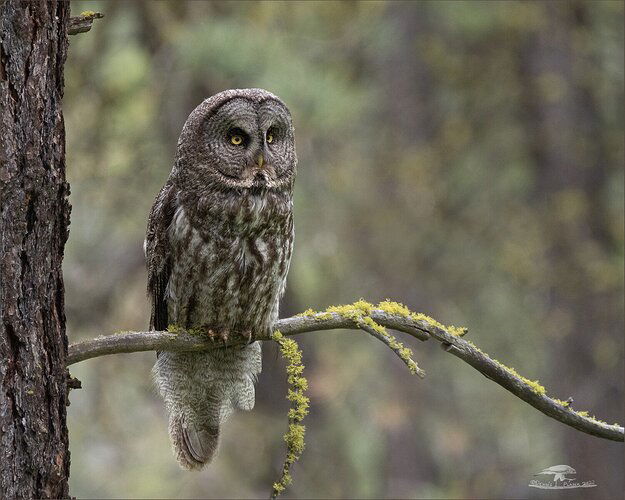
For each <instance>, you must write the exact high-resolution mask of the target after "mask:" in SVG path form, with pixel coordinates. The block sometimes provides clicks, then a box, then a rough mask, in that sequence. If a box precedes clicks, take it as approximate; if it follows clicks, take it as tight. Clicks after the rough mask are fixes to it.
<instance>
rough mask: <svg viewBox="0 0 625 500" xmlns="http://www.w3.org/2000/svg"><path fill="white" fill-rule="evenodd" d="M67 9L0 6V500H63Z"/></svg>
mask: <svg viewBox="0 0 625 500" xmlns="http://www.w3.org/2000/svg"><path fill="white" fill-rule="evenodd" d="M68 17H69V2H49V1H40V2H23V3H20V2H18V1H14V0H5V1H4V2H2V1H0V124H1V125H0V498H64V497H68V495H69V491H68V477H69V451H68V436H67V426H66V421H65V420H66V405H67V380H66V373H67V371H66V369H65V358H66V354H67V337H66V335H65V313H64V289H63V275H62V272H61V263H62V260H63V250H64V247H65V241H66V240H67V235H68V225H69V213H70V205H69V202H68V201H67V196H68V194H69V186H68V184H67V183H66V182H65V130H64V124H63V115H62V112H61V98H62V95H63V64H64V63H65V57H66V53H67V34H66V31H67V21H68Z"/></svg>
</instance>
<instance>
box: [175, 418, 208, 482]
mask: <svg viewBox="0 0 625 500" xmlns="http://www.w3.org/2000/svg"><path fill="white" fill-rule="evenodd" d="M169 436H170V438H171V443H172V446H173V448H174V453H175V455H176V458H177V460H178V463H179V464H180V466H181V467H183V468H185V469H188V470H199V469H201V468H203V467H204V466H205V465H208V464H209V463H210V462H211V460H212V459H213V457H214V456H215V453H216V452H217V445H218V443H219V427H216V426H209V425H198V424H196V423H193V422H187V421H186V419H185V418H184V416H182V415H171V416H170V419H169Z"/></svg>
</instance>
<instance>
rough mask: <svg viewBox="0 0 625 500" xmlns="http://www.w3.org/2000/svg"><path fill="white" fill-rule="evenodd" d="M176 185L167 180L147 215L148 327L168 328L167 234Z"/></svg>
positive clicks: (174, 203) (175, 201)
mask: <svg viewBox="0 0 625 500" xmlns="http://www.w3.org/2000/svg"><path fill="white" fill-rule="evenodd" d="M176 203H177V197H176V188H175V187H174V186H173V185H172V184H170V183H169V182H167V184H165V186H163V188H162V189H161V191H160V193H159V194H158V196H157V197H156V200H155V201H154V205H153V206H152V210H151V211H150V216H149V218H148V230H147V234H146V237H145V243H144V249H145V258H146V262H147V266H148V296H149V297H150V301H151V302H152V313H151V316H150V329H151V330H157V331H161V330H167V327H168V326H169V322H168V318H167V298H166V296H165V292H166V290H167V284H168V282H169V274H170V272H171V250H170V246H169V240H168V237H167V229H168V228H169V226H170V224H171V221H172V218H173V216H174V212H175V211H176Z"/></svg>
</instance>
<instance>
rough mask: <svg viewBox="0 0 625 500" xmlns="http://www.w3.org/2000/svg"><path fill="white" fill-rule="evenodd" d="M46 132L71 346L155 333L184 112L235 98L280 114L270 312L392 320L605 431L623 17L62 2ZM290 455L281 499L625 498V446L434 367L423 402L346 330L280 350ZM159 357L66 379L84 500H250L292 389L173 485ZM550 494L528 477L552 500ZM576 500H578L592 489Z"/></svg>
mask: <svg viewBox="0 0 625 500" xmlns="http://www.w3.org/2000/svg"><path fill="white" fill-rule="evenodd" d="M72 9H73V14H74V15H77V14H78V13H79V12H81V11H84V10H98V11H101V12H103V13H105V15H106V17H105V18H104V19H102V20H100V21H98V22H96V23H95V25H94V27H93V29H92V31H91V32H90V33H87V34H82V35H79V36H76V37H71V41H70V43H71V47H70V55H69V59H68V62H67V66H66V73H65V83H66V95H65V100H64V111H65V117H66V125H67V139H68V143H67V159H68V176H69V180H70V182H71V186H72V195H71V202H72V205H73V212H72V223H71V235H70V239H69V243H68V247H67V254H66V261H65V278H66V288H67V318H68V327H69V335H70V340H71V341H77V340H80V339H84V338H90V337H94V336H96V335H99V334H111V333H113V332H114V331H119V330H129V329H137V330H141V329H145V328H146V327H147V324H148V305H147V301H146V296H145V284H146V273H145V268H144V261H143V253H142V242H143V238H144V235H145V226H146V220H147V214H148V211H149V209H150V206H151V204H152V202H153V199H154V197H155V195H156V193H157V192H158V190H159V188H160V186H161V185H162V184H163V183H164V182H165V179H166V178H167V176H168V173H169V171H170V168H171V165H172V160H173V156H174V151H175V146H176V141H177V138H178V135H179V133H180V130H181V128H182V125H183V123H184V121H185V119H186V117H187V115H188V114H189V113H190V111H191V110H192V109H193V108H194V107H195V106H196V105H197V104H199V103H200V102H201V101H202V100H203V99H204V98H205V97H207V96H210V95H211V94H213V93H215V92H218V91H220V90H223V89H226V88H231V87H263V88H266V89H268V90H270V91H272V92H275V93H276V94H278V95H279V96H281V97H282V98H283V99H284V101H285V102H286V103H287V104H288V106H289V107H290V109H291V111H292V113H293V117H294V122H295V127H296V139H297V148H298V153H299V159H300V162H299V174H298V179H297V183H296V191H295V216H296V219H295V221H296V244H295V253H294V258H293V263H292V266H291V272H290V276H289V283H288V289H287V294H286V297H285V300H284V302H283V306H282V311H281V316H290V315H292V314H295V313H297V312H301V311H303V310H304V309H306V308H309V307H312V308H315V309H321V308H325V307H326V306H328V305H331V304H339V303H347V302H352V301H354V300H356V299H358V298H360V297H364V298H366V299H368V300H370V301H378V300H381V299H385V298H387V297H388V298H391V299H394V300H399V301H402V302H404V303H406V304H407V305H408V306H409V307H411V308H412V309H414V310H417V311H421V312H425V313H428V314H431V315H432V316H434V317H436V318H437V319H438V320H440V321H441V322H443V323H446V324H456V325H464V326H467V327H468V328H469V334H468V335H469V337H468V338H469V339H470V340H472V341H473V342H475V343H476V344H477V345H479V346H480V347H481V348H482V349H484V350H485V351H486V352H488V353H490V354H491V355H493V356H494V357H496V358H497V359H500V360H501V361H503V362H505V363H507V364H509V365H511V366H513V367H515V368H517V369H518V370H519V371H521V372H522V373H523V374H524V375H526V376H527V377H530V378H533V379H540V381H541V383H544V384H545V385H546V386H547V389H548V391H549V392H550V393H551V394H553V395H554V396H556V397H559V398H561V399H566V398H567V397H569V396H573V398H574V399H575V403H574V405H573V406H574V407H575V408H577V409H582V410H589V411H590V413H591V414H595V415H597V416H598V417H600V418H602V419H605V420H607V421H609V422H610V423H612V422H615V421H619V422H621V423H623V420H624V416H623V370H624V367H623V329H624V324H623V272H624V269H623V225H624V221H623V212H624V207H623V183H624V179H623V162H624V153H623V132H624V127H623V108H624V100H623V57H624V54H623V3H622V2H620V1H592V2H590V1H566V2H549V3H540V2H452V1H445V2H414V3H400V2H388V3H380V2H362V3H357V2H340V3H339V2H321V3H313V2H305V3H303V2H302V3H299V2H289V3H284V2H269V3H257V2H250V3H245V2H233V3H230V2H215V3H208V2H184V1H172V2H165V1H163V2H149V1H136V2H73V3H72ZM298 340H299V341H300V343H301V346H302V348H303V350H304V361H305V364H306V366H307V372H308V378H309V382H310V397H311V414H310V416H309V418H308V419H307V429H308V432H307V448H306V451H305V452H304V455H303V456H302V459H301V461H300V462H299V463H298V464H297V465H296V466H295V467H294V470H293V476H294V484H293V486H292V487H291V489H290V490H288V492H287V497H289V496H290V497H324V498H339V497H343V498H354V497H357V498H373V497H376V498H378V497H393V498H407V497H417V498H466V497H472V498H475V497H479V498H486V497H489V498H504V497H505V498H510V497H525V496H528V495H533V494H537V491H531V490H532V489H531V488H528V487H527V484H528V483H529V481H530V480H531V479H533V474H535V473H536V472H539V471H540V470H542V469H543V468H545V467H549V466H551V465H556V464H568V465H571V466H572V467H573V468H575V469H576V470H577V471H578V479H580V480H590V479H593V480H595V481H596V482H597V484H598V487H597V488H595V489H594V490H586V491H585V492H584V494H585V498H589V497H592V496H593V495H596V496H597V498H609V497H616V496H620V495H621V494H622V491H623V486H624V485H623V444H622V443H613V442H609V441H604V440H601V439H598V438H595V437H591V436H588V435H585V434H582V433H580V432H577V431H575V430H573V429H571V428H569V427H566V426H564V425H562V424H559V423H557V422H555V421H554V420H551V419H549V418H547V417H546V416H544V415H542V414H541V413H538V412H537V411H536V410H534V409H533V408H531V407H530V406H528V405H526V404H525V403H523V402H522V401H520V400H519V399H517V398H515V397H513V396H512V395H511V394H509V393H507V392H506V391H505V390H503V389H502V388H500V387H499V386H497V385H495V384H494V383H492V382H490V381H488V380H487V379H485V378H484V377H482V376H481V375H480V374H478V373H477V372H476V371H474V370H473V369H472V368H470V367H469V366H468V365H466V364H464V363H462V362H461V361H460V360H458V359H456V358H454V357H452V356H449V355H447V354H445V353H443V352H442V351H441V350H440V349H439V348H438V344H437V343H434V342H431V343H419V342H416V341H415V342H409V343H410V344H411V345H412V347H413V348H414V349H415V357H416V359H417V360H418V361H419V362H420V364H421V366H423V367H424V368H425V369H426V370H427V372H428V377H427V378H426V379H425V380H424V381H421V380H418V379H416V378H414V377H412V376H411V375H410V374H409V372H408V370H407V369H406V367H405V366H404V365H403V364H402V363H401V362H400V361H399V360H398V359H397V358H396V357H395V356H393V354H392V353H391V352H390V351H389V350H388V349H385V348H384V347H382V346H381V345H380V344H379V343H378V342H377V341H375V340H373V339H371V338H370V337H369V336H368V335H363V334H359V333H358V332H327V333H321V334H318V335H316V334H307V335H304V336H300V337H299V339H298ZM154 360H155V356H154V353H141V354H128V355H116V356H110V357H105V358H99V359H95V360H91V361H87V362H84V363H81V364H80V365H77V366H75V367H72V373H73V374H74V375H76V376H77V377H79V378H80V379H81V380H82V381H83V387H84V388H83V389H82V390H80V391H73V392H72V394H71V401H72V405H71V407H70V408H69V414H70V418H69V429H70V442H71V451H72V476H71V486H72V492H73V494H74V495H76V496H78V497H185V498H190V497H206V498H208V497H219V498H223V497H226V498H228V497H236V498H247V497H266V496H267V495H268V492H269V489H270V485H271V483H272V482H273V481H274V479H275V478H276V477H277V475H278V472H279V469H280V467H281V463H282V460H283V457H284V453H285V451H284V443H283V441H282V435H283V434H284V432H285V430H286V425H287V422H286V412H287V409H288V402H287V401H286V399H285V390H286V387H285V386H286V382H285V376H284V365H283V362H282V360H281V359H280V357H279V355H278V354H277V349H276V348H275V346H273V345H270V344H265V348H264V359H263V363H264V371H263V374H262V375H261V377H260V380H259V383H258V387H257V404H256V408H255V409H254V411H253V412H251V413H241V412H239V413H237V414H235V415H234V416H233V417H232V418H231V420H230V421H229V423H228V424H227V425H226V426H225V434H224V436H223V441H222V445H221V451H220V454H219V456H218V458H217V459H216V460H215V462H214V464H213V465H212V466H210V468H208V469H207V470H205V471H203V472H201V473H189V472H184V471H182V470H180V469H179V468H178V466H177V465H176V462H175V460H174V457H173V456H172V453H171V451H170V446H169V442H168V437H167V422H166V416H165V411H164V408H163V404H162V402H161V401H160V399H159V398H158V397H157V395H156V392H155V390H154V387H153V384H152V381H151V376H150V368H151V366H152V364H153V362H154ZM543 478H544V477H543ZM589 492H590V493H589Z"/></svg>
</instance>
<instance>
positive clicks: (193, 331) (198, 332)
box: [167, 324, 206, 337]
mask: <svg viewBox="0 0 625 500" xmlns="http://www.w3.org/2000/svg"><path fill="white" fill-rule="evenodd" d="M167 331H168V332H169V333H175V334H181V333H187V334H189V335H195V336H198V337H199V336H202V335H206V330H205V329H203V328H182V327H180V326H178V325H173V324H172V325H168V326H167Z"/></svg>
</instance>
